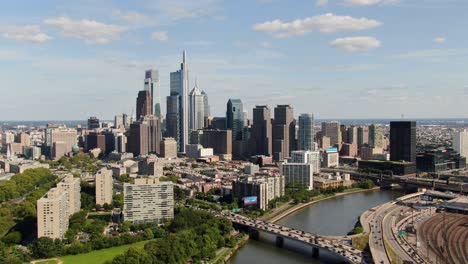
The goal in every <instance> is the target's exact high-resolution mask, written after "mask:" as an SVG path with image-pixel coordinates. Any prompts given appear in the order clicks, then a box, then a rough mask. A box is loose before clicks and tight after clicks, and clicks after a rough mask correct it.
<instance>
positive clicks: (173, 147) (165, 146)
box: [159, 137, 177, 159]
mask: <svg viewBox="0 0 468 264" xmlns="http://www.w3.org/2000/svg"><path fill="white" fill-rule="evenodd" d="M159 156H160V157H162V158H165V159H173V158H177V141H176V140H175V139H174V138H167V137H165V138H163V140H162V141H161V150H160V155H159Z"/></svg>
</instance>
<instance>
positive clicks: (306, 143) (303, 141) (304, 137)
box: [297, 114, 315, 151]
mask: <svg viewBox="0 0 468 264" xmlns="http://www.w3.org/2000/svg"><path fill="white" fill-rule="evenodd" d="M314 143H315V129H314V115H313V114H301V115H300V116H299V130H298V132H297V149H298V150H311V151H313V150H315V144H314Z"/></svg>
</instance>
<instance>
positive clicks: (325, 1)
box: [315, 0, 328, 6]
mask: <svg viewBox="0 0 468 264" xmlns="http://www.w3.org/2000/svg"><path fill="white" fill-rule="evenodd" d="M327 4H328V0H317V1H315V5H316V6H326V5H327Z"/></svg>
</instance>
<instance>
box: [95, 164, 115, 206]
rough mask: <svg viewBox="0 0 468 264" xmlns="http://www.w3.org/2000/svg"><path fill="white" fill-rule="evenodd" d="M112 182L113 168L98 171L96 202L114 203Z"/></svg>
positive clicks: (102, 203)
mask: <svg viewBox="0 0 468 264" xmlns="http://www.w3.org/2000/svg"><path fill="white" fill-rule="evenodd" d="M112 184H113V179H112V170H108V169H106V168H102V169H100V170H99V171H98V172H97V173H96V204H99V205H101V206H102V205H104V204H109V205H110V204H112V194H113V186H112Z"/></svg>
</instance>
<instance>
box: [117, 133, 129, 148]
mask: <svg viewBox="0 0 468 264" xmlns="http://www.w3.org/2000/svg"><path fill="white" fill-rule="evenodd" d="M115 151H116V152H118V153H124V152H127V137H126V136H125V134H124V133H118V134H117V135H116V136H115Z"/></svg>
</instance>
